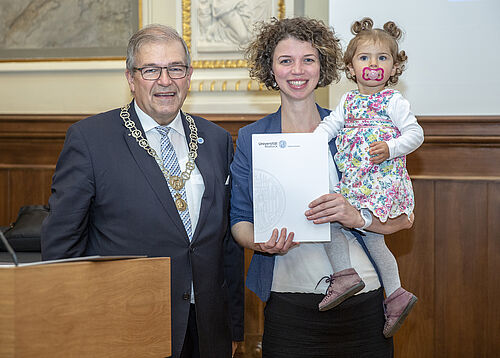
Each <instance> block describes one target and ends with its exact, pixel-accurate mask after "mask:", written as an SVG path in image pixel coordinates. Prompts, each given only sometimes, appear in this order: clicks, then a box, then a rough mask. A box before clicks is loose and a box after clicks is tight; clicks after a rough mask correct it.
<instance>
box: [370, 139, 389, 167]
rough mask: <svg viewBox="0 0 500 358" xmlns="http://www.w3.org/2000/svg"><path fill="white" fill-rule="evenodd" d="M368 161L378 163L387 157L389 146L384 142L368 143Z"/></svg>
mask: <svg viewBox="0 0 500 358" xmlns="http://www.w3.org/2000/svg"><path fill="white" fill-rule="evenodd" d="M369 153H370V155H371V156H372V157H371V158H370V162H372V163H375V164H380V163H382V162H383V161H384V160H387V159H389V146H388V145H387V143H386V142H373V143H372V144H370V152H369Z"/></svg>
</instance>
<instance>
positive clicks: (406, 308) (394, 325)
mask: <svg viewBox="0 0 500 358" xmlns="http://www.w3.org/2000/svg"><path fill="white" fill-rule="evenodd" d="M417 300H418V299H417V297H416V296H415V295H414V294H413V293H411V292H408V291H406V290H405V289H404V288H402V287H400V288H398V289H397V290H396V291H394V292H393V293H392V294H391V295H390V296H389V297H387V298H386V299H385V301H384V306H385V325H384V336H385V337H386V338H389V337H392V336H393V335H394V333H396V331H397V330H398V329H399V328H400V327H401V325H402V324H403V322H404V320H405V319H406V317H407V316H408V314H409V313H410V311H411V309H412V308H413V305H415V303H416V302H417Z"/></svg>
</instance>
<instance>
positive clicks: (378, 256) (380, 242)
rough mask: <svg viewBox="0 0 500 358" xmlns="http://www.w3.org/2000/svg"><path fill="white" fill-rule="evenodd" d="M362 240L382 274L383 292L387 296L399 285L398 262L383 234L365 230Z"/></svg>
mask: <svg viewBox="0 0 500 358" xmlns="http://www.w3.org/2000/svg"><path fill="white" fill-rule="evenodd" d="M364 241H365V244H366V247H367V248H368V251H370V255H371V256H372V258H373V260H374V261H375V263H376V264H377V267H378V269H379V271H380V276H382V283H383V285H384V289H385V294H386V296H387V297H389V296H390V295H391V294H392V293H393V292H394V291H396V290H397V289H398V288H399V287H401V281H400V279H399V270H398V263H397V261H396V258H395V257H394V255H393V254H392V252H391V251H390V250H389V248H388V247H387V246H386V244H385V240H384V235H381V234H376V233H373V232H367V233H366V236H365V237H364Z"/></svg>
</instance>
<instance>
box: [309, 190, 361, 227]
mask: <svg viewBox="0 0 500 358" xmlns="http://www.w3.org/2000/svg"><path fill="white" fill-rule="evenodd" d="M305 215H306V218H307V220H312V221H313V223H315V224H324V223H329V222H335V221H338V222H339V223H341V224H342V225H344V226H345V227H348V228H353V227H362V226H363V225H364V220H363V218H362V217H361V214H360V213H359V211H358V210H357V209H356V208H355V207H353V206H352V205H351V204H349V202H348V201H347V199H346V198H344V197H343V196H342V195H341V194H337V193H334V194H325V195H322V196H320V197H319V198H318V199H316V200H313V201H312V202H311V203H310V204H309V210H307V211H306V212H305Z"/></svg>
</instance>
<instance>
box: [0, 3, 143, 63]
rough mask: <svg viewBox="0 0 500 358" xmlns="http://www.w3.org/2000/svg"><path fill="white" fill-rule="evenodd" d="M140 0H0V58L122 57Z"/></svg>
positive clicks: (136, 21) (135, 26) (137, 19)
mask: <svg viewBox="0 0 500 358" xmlns="http://www.w3.org/2000/svg"><path fill="white" fill-rule="evenodd" d="M141 6H142V5H141V0H106V1H95V0H83V1H82V0H64V1H35V0H16V1H12V0H0V8H1V9H2V11H0V61H1V62H8V61H50V60H80V61H81V60H103V59H123V58H125V52H126V47H127V42H128V39H129V38H130V36H131V35H132V34H133V33H134V32H135V31H137V30H138V29H139V26H140V25H141V24H140V23H141V19H140V15H141V11H140V9H141Z"/></svg>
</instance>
